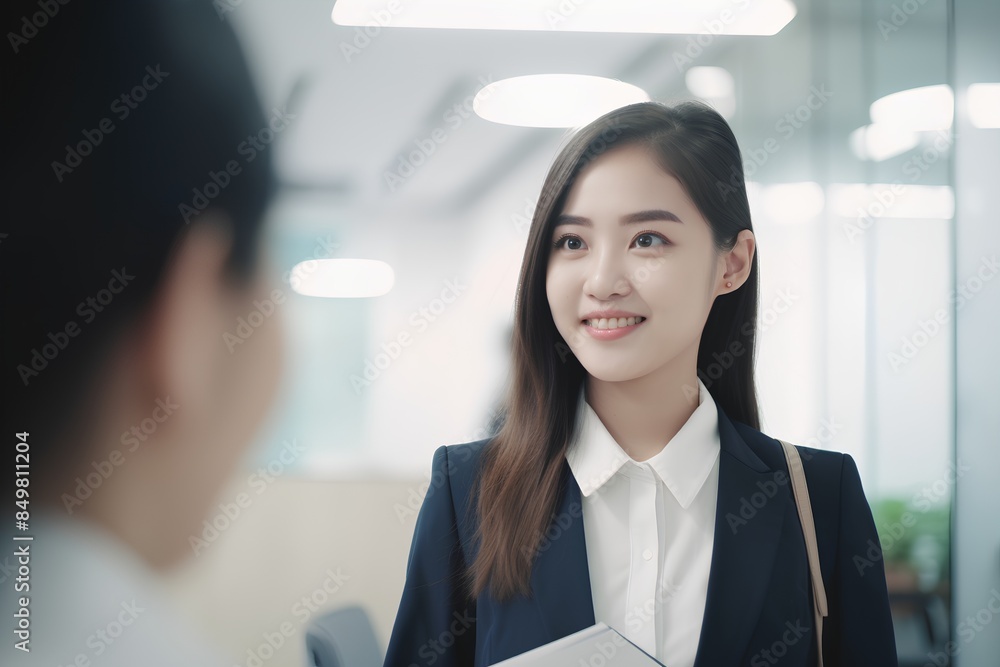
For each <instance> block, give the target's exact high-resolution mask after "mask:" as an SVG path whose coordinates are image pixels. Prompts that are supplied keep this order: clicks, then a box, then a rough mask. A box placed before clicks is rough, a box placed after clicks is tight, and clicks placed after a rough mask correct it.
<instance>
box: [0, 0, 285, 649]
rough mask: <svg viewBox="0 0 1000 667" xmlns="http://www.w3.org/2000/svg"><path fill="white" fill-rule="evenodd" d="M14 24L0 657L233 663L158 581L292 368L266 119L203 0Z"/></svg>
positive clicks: (20, 13)
mask: <svg viewBox="0 0 1000 667" xmlns="http://www.w3.org/2000/svg"><path fill="white" fill-rule="evenodd" d="M42 5H45V6H44V7H43V6H42ZM4 15H5V18H4V24H3V26H4V32H5V33H6V34H7V40H6V41H7V45H6V46H5V48H6V52H5V54H4V56H3V57H4V61H5V63H4V68H3V88H4V99H3V103H2V104H3V117H4V127H5V128H6V129H7V130H8V136H7V137H6V140H5V147H4V150H3V152H2V157H0V160H2V163H3V170H4V171H3V183H4V188H5V197H4V202H5V210H4V222H3V224H2V228H0V233H2V236H0V273H2V275H0V285H2V287H0V289H2V294H3V301H2V309H3V310H2V322H3V324H2V331H3V344H2V348H3V365H2V370H3V374H4V380H5V387H6V388H5V390H4V398H3V403H4V409H3V415H4V420H3V421H4V431H3V440H4V441H5V442H4V446H3V448H2V451H3V459H4V464H5V465H4V466H3V475H4V482H3V488H4V489H8V490H7V491H5V492H4V494H3V501H4V502H3V504H2V505H3V512H0V537H2V538H3V543H2V550H0V591H2V593H0V595H2V598H0V601H2V604H0V607H2V609H0V611H2V619H3V620H2V624H3V629H2V630H3V631H2V632H0V636H2V637H3V646H2V648H0V656H2V658H0V663H2V664H3V665H5V666H11V667H12V666H14V665H22V664H25V665H35V664H38V665H42V664H44V665H81V666H85V665H95V666H96V665H143V666H150V665H210V664H212V665H231V664H233V662H232V661H229V660H227V657H226V656H225V655H223V654H221V653H220V652H218V651H217V650H216V649H215V648H213V647H211V646H210V645H208V644H207V642H206V641H205V640H204V639H203V638H202V637H200V636H199V632H198V631H197V630H195V629H194V628H192V627H189V626H188V625H187V624H186V622H185V620H184V619H183V617H182V616H181V615H179V614H177V613H172V612H171V609H170V606H169V604H168V603H167V602H166V596H165V595H164V591H163V590H162V589H161V588H160V587H161V586H162V584H161V583H160V581H159V578H158V575H159V574H160V573H161V572H162V571H164V570H167V569H169V568H171V567H172V566H174V565H176V564H178V563H180V562H182V561H183V560H184V559H185V558H186V557H187V556H190V555H191V554H192V548H191V546H190V539H191V538H192V536H200V535H201V529H202V522H203V520H204V519H205V518H206V515H207V514H208V513H209V508H210V507H211V506H212V505H213V503H214V502H217V498H216V496H217V494H218V493H219V492H220V488H221V486H222V485H223V484H224V483H225V482H226V481H227V479H228V478H229V477H230V476H231V475H232V474H233V473H234V471H235V469H236V466H237V464H238V462H239V460H240V457H241V455H242V454H243V453H244V450H245V448H246V447H247V445H248V444H249V442H250V441H251V440H252V436H253V434H254V433H255V431H256V429H257V428H258V426H259V424H260V422H261V420H262V419H263V417H264V416H265V415H266V414H267V410H266V409H267V407H268V406H269V405H270V404H271V401H272V399H273V396H274V394H275V390H276V387H277V384H278V381H279V378H280V367H281V362H282V354H281V346H282V345H281V341H282V334H281V326H280V321H279V318H280V312H279V311H280V309H279V310H275V311H273V314H271V315H270V316H269V317H267V318H266V321H265V322H263V323H262V325H261V326H258V327H256V328H255V329H254V330H253V332H252V335H250V336H248V337H241V338H240V339H239V341H238V344H237V343H234V342H233V341H234V340H235V339H234V338H233V336H234V334H233V331H234V329H235V327H236V324H235V323H236V321H237V318H239V317H241V316H242V317H246V316H247V314H248V313H250V312H251V311H253V310H254V309H255V308H256V307H257V306H256V304H257V303H262V302H264V301H267V300H268V299H270V298H271V294H272V290H271V289H270V284H271V281H270V280H269V271H268V270H267V266H266V264H267V263H266V260H265V259H264V257H263V256H262V255H261V253H260V248H259V241H258V237H259V229H260V227H261V225H262V223H263V219H264V217H265V211H266V207H267V205H268V202H269V200H270V197H271V195H272V192H273V190H274V185H273V176H272V167H271V157H270V153H269V151H267V150H266V148H265V149H263V150H256V149H254V150H253V153H252V155H251V152H250V151H249V150H248V149H247V148H246V147H247V145H248V144H247V141H248V139H249V138H251V137H256V136H258V134H259V133H260V132H261V131H262V129H263V128H266V127H268V123H269V119H268V118H267V117H266V116H265V114H264V112H263V110H262V109H261V107H260V104H259V101H258V98H257V96H256V92H255V90H254V87H253V85H252V82H251V78H250V75H249V72H248V70H247V66H246V64H245V62H244V60H243V56H242V53H241V51H240V49H239V45H238V43H237V40H236V37H235V35H234V33H233V30H232V29H231V27H230V25H229V23H228V22H227V21H223V20H220V17H219V15H218V14H217V12H216V11H215V9H214V8H213V7H212V5H211V4H210V3H209V2H208V1H207V0H206V1H204V2H194V1H188V0H173V1H171V0H162V1H158V2H136V3H131V2H100V3H91V2H68V3H65V4H63V3H61V2H41V3H39V2H37V1H36V2H33V3H25V2H14V3H10V4H7V5H6V6H5V11H4ZM251 143H252V142H251ZM241 147H242V148H243V150H241ZM210 184H214V185H210ZM255 302H256V303H255ZM227 333H228V336H227ZM18 434H20V435H18ZM22 452H23V453H24V457H23V458H17V459H15V454H16V453H22ZM16 465H21V466H22V467H21V468H15V467H14V466H16ZM18 471H22V474H21V475H20V476H18V474H17V473H18ZM24 471H26V472H24ZM25 480H26V481H25ZM21 519H26V521H24V522H23V523H20V520H21ZM15 537H21V538H25V537H30V538H32V539H30V540H25V539H22V540H15ZM21 568H24V569H21Z"/></svg>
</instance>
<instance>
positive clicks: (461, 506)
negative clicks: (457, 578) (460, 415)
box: [418, 438, 491, 547]
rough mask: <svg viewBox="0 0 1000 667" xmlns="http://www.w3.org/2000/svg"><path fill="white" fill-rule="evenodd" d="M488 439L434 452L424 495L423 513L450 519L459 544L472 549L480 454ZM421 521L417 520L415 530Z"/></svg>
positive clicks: (446, 446) (448, 446)
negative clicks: (455, 529)
mask: <svg viewBox="0 0 1000 667" xmlns="http://www.w3.org/2000/svg"><path fill="white" fill-rule="evenodd" d="M490 441H491V438H485V439H482V440H475V441H472V442H464V443H459V444H454V445H441V446H440V447H438V448H437V449H436V450H435V451H434V456H433V461H432V464H431V476H430V480H429V484H428V487H427V493H426V494H425V495H424V504H423V509H422V513H424V514H427V515H428V519H430V517H431V516H435V517H438V518H443V517H449V519H448V521H449V523H451V525H452V526H454V527H457V529H458V534H459V536H460V538H461V541H462V542H463V543H465V546H466V547H471V539H472V537H473V535H474V534H475V528H476V526H475V524H476V516H475V511H474V510H473V506H474V504H475V497H476V492H475V489H476V482H477V479H478V473H479V468H480V465H481V462H482V458H483V457H482V454H483V452H484V450H485V449H486V446H487V445H488V444H489V442H490ZM423 523H424V522H422V521H420V520H419V519H418V530H419V529H420V527H421V525H420V524H423Z"/></svg>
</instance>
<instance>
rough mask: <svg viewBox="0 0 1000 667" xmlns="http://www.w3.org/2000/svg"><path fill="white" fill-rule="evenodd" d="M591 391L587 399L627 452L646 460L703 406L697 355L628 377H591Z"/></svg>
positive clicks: (612, 435) (635, 458) (658, 450)
mask: <svg viewBox="0 0 1000 667" xmlns="http://www.w3.org/2000/svg"><path fill="white" fill-rule="evenodd" d="M678 361H680V360H678ZM586 393H587V403H589V404H590V407H591V408H593V410H594V412H595V413H596V414H597V416H598V417H600V419H601V422H602V423H603V424H604V426H605V428H607V429H608V433H610V434H611V437H613V438H614V439H615V441H616V442H617V443H618V444H619V446H621V448H622V449H623V450H624V451H625V453H626V454H628V455H629V456H630V457H631V458H632V459H633V460H635V461H646V460H648V459H649V458H651V457H653V456H655V455H656V454H658V453H659V452H660V451H662V450H663V448H664V447H665V446H666V445H667V443H668V442H670V440H671V439H672V438H673V437H674V436H675V435H677V432H678V431H680V430H681V427H683V426H684V424H685V423H686V422H687V421H688V419H690V417H691V415H692V413H694V411H695V410H696V409H697V408H698V404H699V403H698V399H699V394H698V375H697V367H696V364H695V363H694V361H693V360H692V362H691V363H689V364H683V365H682V364H676V365H675V366H669V365H668V366H664V367H663V368H661V369H659V370H657V371H656V372H655V373H650V374H649V375H644V376H642V377H639V378H635V379H634V380H627V381H623V382H607V381H604V380H599V379H597V378H595V377H593V376H590V377H588V378H587V386H586Z"/></svg>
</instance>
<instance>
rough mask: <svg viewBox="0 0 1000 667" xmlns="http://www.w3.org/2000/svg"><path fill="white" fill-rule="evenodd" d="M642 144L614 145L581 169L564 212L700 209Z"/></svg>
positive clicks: (689, 211) (685, 212) (601, 213)
mask: <svg viewBox="0 0 1000 667" xmlns="http://www.w3.org/2000/svg"><path fill="white" fill-rule="evenodd" d="M651 151H652V149H650V148H648V147H646V146H644V145H641V144H630V145H627V146H620V147H617V148H613V149H612V150H609V151H608V152H606V153H603V154H601V155H599V156H597V157H596V158H594V159H593V160H591V161H590V162H589V163H588V164H587V165H586V166H584V168H583V169H581V170H580V172H579V174H578V175H577V177H576V178H575V179H574V181H573V183H572V184H571V186H570V189H569V191H568V192H567V195H566V201H565V204H564V205H563V209H562V211H561V212H562V213H566V214H572V215H585V216H587V217H603V216H605V215H607V216H615V217H617V216H618V215H621V214H623V213H630V212H632V211H638V210H643V209H654V208H664V209H667V210H670V211H674V212H675V213H677V215H679V216H681V219H684V215H687V217H689V218H690V217H692V216H693V215H697V209H696V207H695V206H694V203H693V202H692V201H691V199H690V197H689V196H688V194H687V192H686V191H685V189H684V187H683V186H682V185H681V183H680V181H678V180H677V179H676V178H675V177H674V176H672V175H670V174H668V173H667V172H666V171H664V170H663V167H661V166H660V165H659V163H657V162H656V160H655V159H654V157H653V153H652V152H651Z"/></svg>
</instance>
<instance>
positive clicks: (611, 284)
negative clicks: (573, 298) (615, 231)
mask: <svg viewBox="0 0 1000 667" xmlns="http://www.w3.org/2000/svg"><path fill="white" fill-rule="evenodd" d="M591 256H592V257H593V258H594V259H593V262H592V263H591V264H590V266H588V267H587V272H588V273H587V279H586V280H585V281H584V285H583V288H584V291H585V292H586V293H587V294H588V296H592V297H593V298H594V299H597V300H600V301H606V300H608V299H610V298H612V297H614V296H626V295H627V294H629V293H630V292H631V291H632V284H631V282H629V279H628V275H627V272H626V271H625V264H626V262H625V258H624V257H623V256H622V255H621V254H620V253H616V252H615V251H614V250H613V249H611V248H610V247H605V248H604V249H603V250H599V251H598V252H596V253H593V254H592V255H591Z"/></svg>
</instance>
